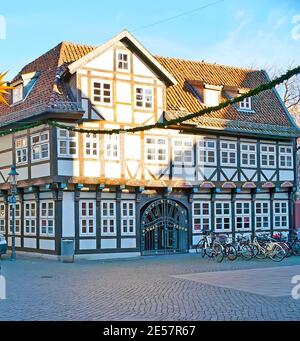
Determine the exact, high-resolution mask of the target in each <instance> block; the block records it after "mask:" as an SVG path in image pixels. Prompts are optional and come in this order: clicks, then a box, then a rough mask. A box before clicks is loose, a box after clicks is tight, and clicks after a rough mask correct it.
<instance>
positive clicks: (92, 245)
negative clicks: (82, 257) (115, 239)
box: [79, 239, 97, 250]
mask: <svg viewBox="0 0 300 341" xmlns="http://www.w3.org/2000/svg"><path fill="white" fill-rule="evenodd" d="M79 248H80V250H96V248H97V243H96V240H95V239H86V240H83V239H81V240H80V241H79Z"/></svg>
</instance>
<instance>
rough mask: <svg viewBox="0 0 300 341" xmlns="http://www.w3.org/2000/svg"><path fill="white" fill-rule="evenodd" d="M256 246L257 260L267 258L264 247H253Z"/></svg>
mask: <svg viewBox="0 0 300 341" xmlns="http://www.w3.org/2000/svg"><path fill="white" fill-rule="evenodd" d="M254 246H255V248H256V250H255V258H257V259H265V258H266V257H267V255H266V251H265V249H264V248H263V247H258V246H257V245H255V244H254V245H253V247H254Z"/></svg>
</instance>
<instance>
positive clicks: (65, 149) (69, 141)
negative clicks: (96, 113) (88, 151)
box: [58, 129, 78, 158]
mask: <svg viewBox="0 0 300 341" xmlns="http://www.w3.org/2000/svg"><path fill="white" fill-rule="evenodd" d="M77 146H78V135H77V133H76V132H75V131H71V130H66V129H58V156H60V157H68V158H75V157H77V156H78V150H77Z"/></svg>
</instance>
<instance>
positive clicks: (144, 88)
mask: <svg viewBox="0 0 300 341" xmlns="http://www.w3.org/2000/svg"><path fill="white" fill-rule="evenodd" d="M138 89H142V94H139V95H142V99H141V100H138V99H137V96H138V93H137V90H138ZM146 90H151V99H152V100H151V107H147V106H146V103H150V102H149V101H146V100H145V98H146V94H145V92H146ZM148 96H149V95H148ZM137 102H142V105H141V106H140V105H137ZM134 107H135V109H136V110H139V109H142V110H153V108H154V88H153V87H152V86H144V85H136V86H135V87H134Z"/></svg>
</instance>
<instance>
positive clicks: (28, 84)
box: [11, 72, 39, 104]
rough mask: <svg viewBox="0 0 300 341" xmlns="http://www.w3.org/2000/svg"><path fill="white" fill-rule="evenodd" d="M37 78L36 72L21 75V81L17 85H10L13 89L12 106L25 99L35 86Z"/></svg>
mask: <svg viewBox="0 0 300 341" xmlns="http://www.w3.org/2000/svg"><path fill="white" fill-rule="evenodd" d="M38 77H39V73H38V72H31V73H27V74H24V75H22V80H19V81H18V83H16V84H11V85H12V86H13V87H14V89H13V90H12V104H15V103H18V102H21V101H24V100H25V99H26V97H27V96H28V95H29V94H30V92H31V90H32V89H33V87H34V86H35V83H36V81H37V79H38ZM20 82H21V83H20Z"/></svg>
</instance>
